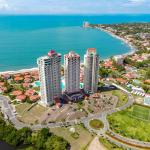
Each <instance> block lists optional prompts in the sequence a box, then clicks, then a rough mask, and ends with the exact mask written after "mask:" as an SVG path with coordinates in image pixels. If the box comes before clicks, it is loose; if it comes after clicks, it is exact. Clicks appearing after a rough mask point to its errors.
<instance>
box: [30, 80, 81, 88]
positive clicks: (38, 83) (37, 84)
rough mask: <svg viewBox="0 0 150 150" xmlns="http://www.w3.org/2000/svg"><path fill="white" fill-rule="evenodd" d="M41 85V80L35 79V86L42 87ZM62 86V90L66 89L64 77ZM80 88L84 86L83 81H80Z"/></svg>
mask: <svg viewBox="0 0 150 150" xmlns="http://www.w3.org/2000/svg"><path fill="white" fill-rule="evenodd" d="M40 85H41V83H40V81H35V82H34V84H33V86H34V87H40ZM61 88H62V90H64V88H65V80H64V79H62V80H61ZM80 88H81V89H82V88H83V83H80Z"/></svg>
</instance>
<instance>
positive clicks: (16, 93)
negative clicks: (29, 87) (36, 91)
mask: <svg viewBox="0 0 150 150" xmlns="http://www.w3.org/2000/svg"><path fill="white" fill-rule="evenodd" d="M22 94H23V92H22V91H19V90H17V91H13V92H12V95H14V96H18V95H22Z"/></svg>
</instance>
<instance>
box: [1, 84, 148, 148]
mask: <svg viewBox="0 0 150 150" xmlns="http://www.w3.org/2000/svg"><path fill="white" fill-rule="evenodd" d="M113 85H114V86H116V87H117V88H119V89H120V90H123V91H124V92H126V94H127V95H128V102H127V103H126V104H125V105H123V106H121V107H118V108H114V109H112V110H108V111H104V112H102V113H98V114H91V115H89V116H88V117H83V118H81V119H80V120H72V121H68V122H65V123H63V122H57V123H49V124H46V125H42V124H36V125H29V124H25V123H23V122H20V121H19V120H18V119H17V118H16V115H15V109H14V108H13V107H12V106H11V104H9V101H10V100H9V98H8V97H5V96H2V95H0V105H1V111H2V113H3V114H4V117H5V119H9V120H10V121H11V122H12V123H13V125H14V126H15V128H17V129H20V128H23V127H30V128H31V129H32V130H38V129H41V128H44V127H48V128H55V127H62V126H68V125H74V124H78V123H83V124H84V125H85V127H86V128H88V130H89V131H90V132H95V133H97V134H98V135H103V136H107V135H106V134H105V132H106V131H109V132H110V134H111V135H113V136H114V137H116V138H118V139H120V140H121V141H124V142H127V143H130V144H134V145H139V146H143V147H149V148H150V142H142V141H138V140H132V139H130V138H126V137H122V136H121V135H119V134H116V133H114V132H113V131H111V130H110V128H109V122H108V120H107V115H109V114H112V113H115V112H117V111H121V110H124V109H125V108H127V107H130V106H131V105H132V104H133V102H134V99H133V97H132V95H130V93H129V92H128V91H126V90H125V89H124V88H122V87H121V86H119V85H116V84H113ZM95 118H97V119H100V120H101V121H103V123H104V128H103V129H101V130H99V131H97V130H94V129H92V128H91V127H90V126H89V121H90V120H91V119H95Z"/></svg>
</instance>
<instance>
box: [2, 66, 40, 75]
mask: <svg viewBox="0 0 150 150" xmlns="http://www.w3.org/2000/svg"><path fill="white" fill-rule="evenodd" d="M37 70H38V67H35V68H29V69H20V70H14V71H3V72H0V75H1V74H11V75H13V74H17V73H25V72H32V71H37Z"/></svg>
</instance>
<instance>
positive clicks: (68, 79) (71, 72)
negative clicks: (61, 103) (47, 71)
mask: <svg viewBox="0 0 150 150" xmlns="http://www.w3.org/2000/svg"><path fill="white" fill-rule="evenodd" d="M64 75H65V91H66V92H67V93H74V92H78V91H80V56H79V55H78V54H76V53H74V52H69V54H66V55H65V56H64Z"/></svg>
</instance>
